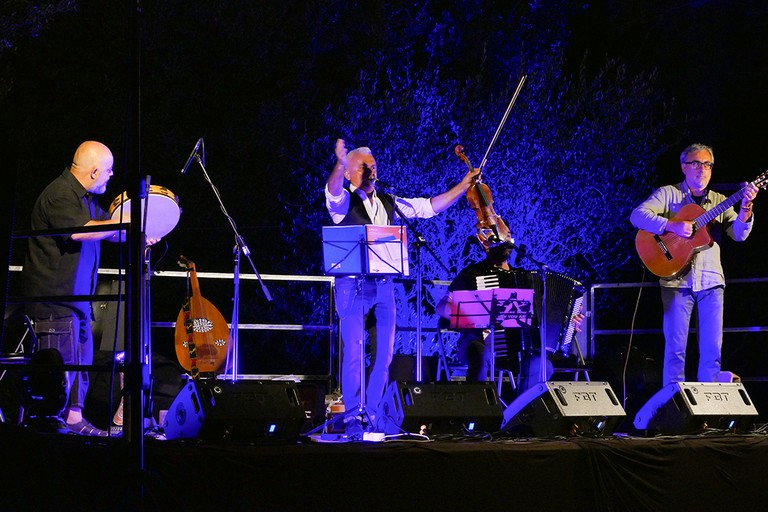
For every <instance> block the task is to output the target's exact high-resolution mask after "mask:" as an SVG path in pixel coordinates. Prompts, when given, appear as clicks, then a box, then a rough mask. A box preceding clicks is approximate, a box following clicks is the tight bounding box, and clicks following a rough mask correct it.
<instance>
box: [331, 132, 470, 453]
mask: <svg viewBox="0 0 768 512" xmlns="http://www.w3.org/2000/svg"><path fill="white" fill-rule="evenodd" d="M335 153H336V164H335V166H334V167H333V170H332V171H331V174H330V175H329V176H328V180H327V183H326V187H325V200H326V201H325V202H326V208H327V209H328V213H329V214H330V216H331V220H332V222H333V224H335V225H339V226H348V225H358V224H378V225H390V224H393V223H394V222H395V220H396V218H397V210H399V211H400V212H402V214H403V215H405V216H406V217H408V218H430V217H433V216H435V215H437V214H438V213H440V212H442V211H444V210H446V209H447V208H449V207H450V206H451V205H453V204H454V203H456V201H458V200H459V198H460V197H462V196H463V195H464V193H465V192H466V191H467V189H468V188H469V187H470V185H471V184H472V182H473V177H474V176H475V175H476V174H477V171H475V170H470V171H469V172H467V174H466V175H465V176H464V177H463V178H462V180H461V181H460V182H459V183H458V184H457V185H455V186H454V187H452V188H451V189H450V190H448V191H446V192H443V193H442V194H439V195H437V196H434V197H431V198H402V197H397V196H394V195H391V194H386V193H380V192H378V191H377V190H376V182H377V180H378V176H379V175H378V167H377V165H376V160H375V158H374V157H373V154H372V153H371V150H370V149H368V148H366V147H359V148H357V149H353V150H352V151H349V152H348V151H347V148H346V146H345V144H344V141H343V140H341V139H338V140H337V141H336V147H335ZM345 183H348V186H347V187H345ZM395 204H396V205H397V209H395ZM335 291H336V311H337V313H338V315H339V329H340V331H341V348H340V352H341V393H342V398H343V400H344V405H345V409H346V411H347V417H346V418H345V419H346V420H347V435H348V436H349V437H350V438H351V439H356V438H361V437H362V429H363V425H362V423H361V420H362V419H363V418H358V417H357V416H351V415H350V414H349V413H350V412H353V411H356V410H358V409H359V408H360V404H361V396H360V395H361V382H360V370H361V366H360V365H361V364H364V363H363V361H361V353H360V343H362V342H363V341H364V340H365V332H366V331H367V332H368V337H369V341H370V343H371V370H370V373H369V377H368V386H367V387H366V396H365V397H364V401H363V403H364V404H365V405H367V406H369V407H371V408H376V407H378V405H379V402H380V401H381V398H382V396H383V395H384V391H385V389H386V386H387V384H388V381H389V365H390V363H391V361H392V355H393V350H394V343H395V318H396V316H397V315H396V311H395V296H394V285H393V283H392V279H391V278H389V277H376V278H374V277H365V278H363V277H360V276H350V277H338V278H336V281H335Z"/></svg>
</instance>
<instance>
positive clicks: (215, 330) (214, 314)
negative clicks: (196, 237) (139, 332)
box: [175, 258, 231, 378]
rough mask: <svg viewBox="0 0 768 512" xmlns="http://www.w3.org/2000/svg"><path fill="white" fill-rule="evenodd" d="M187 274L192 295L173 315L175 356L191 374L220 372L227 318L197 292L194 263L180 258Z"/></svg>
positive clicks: (226, 351) (226, 348)
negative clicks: (177, 312)
mask: <svg viewBox="0 0 768 512" xmlns="http://www.w3.org/2000/svg"><path fill="white" fill-rule="evenodd" d="M182 262H184V264H185V265H186V266H187V268H188V270H189V274H190V283H191V295H190V296H189V297H188V298H187V300H186V302H185V303H184V305H183V306H182V308H181V310H180V311H179V316H178V317H177V319H176V332H175V339H176V357H177V358H178V360H179V364H180V365H181V366H182V367H183V368H184V369H185V370H187V371H188V372H190V373H191V375H192V377H193V378H196V377H197V376H198V374H200V373H219V372H220V371H221V369H222V367H223V366H224V363H225V362H226V361H227V358H228V356H229V351H230V347H231V343H230V332H229V327H228V325H227V321H226V320H225V319H224V316H222V314H221V313H220V312H219V310H218V309H216V307H215V306H214V305H213V304H211V302H210V301H209V300H208V299H206V298H205V297H203V296H202V295H201V294H200V284H199V282H198V280H197V272H196V271H195V264H194V263H192V262H191V261H189V260H186V259H184V258H182Z"/></svg>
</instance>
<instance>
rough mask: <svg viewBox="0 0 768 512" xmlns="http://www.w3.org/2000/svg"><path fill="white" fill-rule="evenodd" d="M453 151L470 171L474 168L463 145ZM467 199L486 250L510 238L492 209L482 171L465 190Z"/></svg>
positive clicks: (491, 198) (503, 224)
mask: <svg viewBox="0 0 768 512" xmlns="http://www.w3.org/2000/svg"><path fill="white" fill-rule="evenodd" d="M454 152H455V153H456V156H458V157H459V159H460V160H461V161H462V162H464V163H465V164H466V165H467V167H468V168H469V171H470V172H472V171H474V170H475V168H474V167H473V166H472V163H471V162H470V161H469V158H467V155H465V154H464V146H461V145H458V146H456V147H455V148H454ZM467 201H469V205H470V206H471V207H472V209H473V210H474V211H475V215H476V216H477V224H476V225H475V227H476V228H477V238H478V240H480V243H482V244H483V247H484V248H485V249H486V250H487V249H490V248H491V247H495V246H497V245H501V244H503V243H504V242H506V241H508V240H511V239H512V235H511V233H510V232H509V227H507V225H506V223H505V222H504V220H503V219H502V218H501V217H500V216H498V215H497V214H496V212H495V211H494V210H493V197H492V195H491V189H490V188H488V185H486V184H485V183H483V179H482V171H481V172H480V173H479V174H477V176H475V177H474V183H473V184H472V185H471V186H470V187H469V189H468V190H467Z"/></svg>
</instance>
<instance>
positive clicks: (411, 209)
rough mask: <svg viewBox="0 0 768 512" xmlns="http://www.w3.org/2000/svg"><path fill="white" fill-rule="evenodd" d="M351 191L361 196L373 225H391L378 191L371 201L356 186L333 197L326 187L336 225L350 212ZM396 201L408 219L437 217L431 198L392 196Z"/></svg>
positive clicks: (327, 204) (326, 196)
mask: <svg viewBox="0 0 768 512" xmlns="http://www.w3.org/2000/svg"><path fill="white" fill-rule="evenodd" d="M350 191H352V193H354V194H357V195H359V196H360V198H361V199H362V200H363V204H365V210H366V212H367V213H368V217H369V218H370V219H371V224H377V225H384V226H386V225H387V224H389V222H388V219H387V211H386V209H385V208H384V203H382V202H381V199H379V196H378V194H377V193H376V191H375V190H374V191H373V194H372V196H371V197H372V198H373V201H371V200H370V199H369V198H368V196H367V195H366V194H365V192H363V191H362V190H360V189H359V188H357V187H355V186H354V185H351V184H350V186H349V190H347V189H346V188H345V189H342V191H341V194H339V195H338V196H333V195H331V193H330V191H329V190H328V185H327V184H326V186H325V207H326V208H328V213H330V214H331V220H332V221H333V223H334V224H338V223H339V222H341V221H342V220H344V217H346V216H347V212H349V204H350V201H349V194H350ZM392 197H394V199H395V203H396V205H397V207H398V208H399V209H400V211H401V212H402V213H403V215H404V216H405V217H406V218H408V219H413V218H419V219H428V218H430V217H434V216H435V215H437V214H436V213H435V210H434V209H433V208H432V201H431V200H430V199H429V198H424V197H416V198H403V197H397V196H392ZM394 215H395V217H396V218H397V217H398V214H397V211H395V212H394Z"/></svg>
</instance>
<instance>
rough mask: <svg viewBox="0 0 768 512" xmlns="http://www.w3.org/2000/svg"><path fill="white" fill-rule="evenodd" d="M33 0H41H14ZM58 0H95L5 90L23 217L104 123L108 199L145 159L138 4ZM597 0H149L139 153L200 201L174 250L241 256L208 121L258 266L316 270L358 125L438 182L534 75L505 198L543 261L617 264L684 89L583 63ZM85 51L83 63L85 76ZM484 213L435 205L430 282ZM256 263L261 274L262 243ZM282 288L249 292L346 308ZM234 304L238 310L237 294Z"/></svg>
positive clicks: (398, 176)
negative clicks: (200, 161) (339, 175)
mask: <svg viewBox="0 0 768 512" xmlns="http://www.w3.org/2000/svg"><path fill="white" fill-rule="evenodd" d="M22 4H23V5H41V4H37V3H33V2H12V3H11V4H8V5H22ZM46 5H51V6H54V7H55V8H57V9H62V11H61V12H66V10H67V9H69V8H70V7H71V6H74V5H77V13H76V14H74V15H72V16H63V17H61V19H59V20H57V23H53V24H50V26H49V27H48V29H47V30H45V31H43V32H41V33H40V34H41V35H40V37H35V38H32V37H30V38H28V40H27V41H26V43H25V44H24V45H19V48H18V51H17V50H16V48H15V47H14V50H13V55H12V57H13V58H9V59H3V62H4V64H3V66H4V68H3V69H4V70H5V66H6V64H7V65H12V66H13V73H9V74H8V76H13V78H14V83H13V90H12V91H11V92H10V93H9V94H8V95H7V96H6V97H5V98H2V97H0V100H3V105H2V108H3V112H4V114H5V115H4V118H3V119H2V121H3V122H2V124H3V126H4V128H5V131H6V132H7V134H8V141H10V142H11V145H12V146H13V147H14V149H15V162H16V163H15V165H10V166H9V167H10V168H12V169H14V170H15V172H16V173H17V174H19V176H20V177H23V180H21V179H20V180H19V186H18V187H17V189H18V190H16V191H15V193H16V196H17V197H18V199H17V200H15V201H14V204H15V205H17V207H18V208H19V211H18V212H17V213H16V215H17V218H18V219H20V222H22V224H21V225H22V226H23V225H24V224H23V223H25V222H26V221H27V219H28V213H29V212H28V209H29V208H31V204H32V203H33V202H34V197H35V196H36V195H37V194H38V193H39V190H40V188H41V186H42V184H43V183H47V182H48V181H49V180H50V179H51V176H52V173H55V172H58V170H59V169H60V167H59V166H60V162H62V163H61V165H65V164H66V162H65V161H63V159H66V158H68V157H69V156H70V153H71V151H72V148H74V147H75V145H76V144H78V143H79V142H80V141H81V140H82V139H83V137H93V138H98V139H102V140H104V141H105V142H107V143H108V144H109V145H110V147H112V148H113V151H114V153H115V155H116V166H115V169H116V175H115V178H114V179H113V180H111V182H110V190H109V193H108V194H107V195H109V196H110V197H104V200H105V201H106V203H107V204H109V201H110V199H111V198H112V197H115V196H117V195H118V194H119V193H120V192H122V190H124V189H126V188H127V186H128V185H127V182H126V179H127V176H128V173H129V172H130V171H136V170H130V169H125V166H124V162H125V160H124V158H123V157H124V155H125V154H126V153H127V151H128V150H129V149H131V148H126V147H125V146H126V141H125V140H124V138H125V126H126V114H127V113H126V111H125V110H126V108H125V105H126V98H127V97H128V95H129V93H130V92H131V91H129V88H130V84H131V80H130V77H131V73H132V72H133V71H134V70H133V69H132V68H131V67H130V62H129V61H128V59H127V54H128V42H129V41H130V31H129V24H128V16H127V13H128V12H129V6H130V4H126V3H124V2H101V1H97V0H89V1H80V2H78V3H77V4H75V3H74V2H71V3H70V2H48V3H47V4H46ZM72 9H74V7H72ZM583 9H585V7H584V6H583V5H581V4H578V5H577V4H575V3H574V2H569V1H565V0H551V1H546V2H543V1H536V0H530V1H527V2H526V1H523V2H507V1H499V0H467V1H464V2H447V1H426V0H416V1H412V2H407V3H405V2H360V1H355V0H340V1H334V2H327V1H325V0H309V1H305V0H290V1H286V2H251V3H249V2H229V1H220V0H217V1H210V2H188V1H184V0H169V1H164V2H147V3H144V5H143V12H142V17H141V20H142V70H141V71H142V120H141V122H142V141H141V152H142V169H141V170H139V171H136V172H140V173H141V174H142V175H144V174H146V175H150V176H152V183H154V184H160V185H162V186H166V187H168V188H169V189H170V190H172V191H173V192H174V193H176V194H178V196H179V197H180V205H181V208H182V216H181V220H180V222H179V225H178V226H177V227H176V228H175V230H174V231H173V232H172V233H171V234H169V236H167V237H166V240H165V242H166V244H167V253H168V255H169V256H168V257H167V258H165V260H161V261H159V262H158V265H157V266H156V267H155V268H157V269H158V270H177V269H178V267H177V266H176V265H175V260H176V257H177V256H178V255H179V254H184V255H185V256H188V257H190V258H191V259H193V260H195V261H196V262H197V264H198V268H199V270H200V271H203V272H204V271H212V270H214V271H215V270H226V271H229V270H231V268H232V267H231V265H232V251H231V249H232V245H233V242H232V240H233V237H232V232H231V228H230V225H229V224H228V223H227V221H226V219H225V218H224V216H223V215H222V212H221V211H220V209H219V205H218V203H217V202H216V201H215V200H214V194H213V193H212V190H211V187H210V186H209V184H208V183H207V182H205V180H203V177H202V172H201V170H200V169H199V168H198V167H197V166H196V165H195V166H193V167H192V168H191V169H190V171H189V172H188V173H187V174H186V175H184V176H182V175H181V174H180V173H179V169H180V168H181V166H182V165H183V162H184V161H185V160H186V158H187V157H188V155H189V150H190V149H191V147H192V146H193V145H194V142H195V141H196V140H197V139H198V138H199V137H204V139H205V143H206V146H205V147H206V150H207V170H208V172H209V173H210V176H211V178H212V181H213V182H214V183H215V184H216V186H217V187H218V189H219V190H220V192H221V198H222V200H223V202H224V204H225V205H226V207H227V209H228V210H229V213H230V214H231V215H232V217H233V218H234V219H235V220H236V221H237V225H238V228H239V230H240V233H241V234H242V235H243V236H244V237H245V240H246V242H247V243H248V244H249V247H250V250H251V251H252V254H251V256H252V257H253V259H254V261H255V265H256V268H257V269H258V270H259V271H261V272H262V273H270V274H291V275H303V274H314V275H317V274H321V273H322V268H321V255H322V243H321V226H322V225H324V224H327V223H328V222H329V220H328V216H327V212H326V211H325V208H324V205H323V193H322V190H323V186H324V183H325V179H326V177H327V175H328V172H329V171H330V169H331V167H332V165H333V143H334V141H335V139H336V138H337V137H342V138H344V139H346V140H347V142H348V144H349V145H350V146H351V147H354V146H360V145H366V146H370V147H371V148H372V149H373V151H374V154H375V155H376V158H377V160H378V163H379V168H380V170H381V173H382V178H383V179H386V180H387V181H389V182H390V183H391V184H392V185H393V187H392V192H394V193H396V194H399V195H403V196H414V195H424V196H427V195H434V194H437V193H440V192H443V191H445V190H447V189H448V188H450V187H451V186H453V185H454V184H455V183H456V182H457V181H458V180H459V179H460V178H461V177H462V176H463V175H464V173H465V172H466V169H465V167H464V165H463V164H462V163H461V162H460V161H459V159H458V158H456V156H455V155H454V152H453V149H454V147H455V145H457V144H461V145H463V146H464V147H465V148H466V151H467V154H468V155H469V157H470V158H471V160H472V161H473V162H474V163H475V164H476V165H477V164H479V162H480V160H481V159H482V156H483V153H484V152H485V150H486V148H487V146H488V144H489V143H490V141H491V138H492V135H493V133H494V131H495V130H496V127H497V125H498V124H499V121H500V120H501V116H502V114H503V113H504V110H505V108H506V105H507V103H508V102H509V99H510V97H511V95H512V92H513V90H514V87H515V86H516V85H517V82H518V80H519V78H520V76H522V75H527V77H528V78H527V81H526V84H525V86H524V87H523V89H522V92H521V95H520V97H519V99H518V101H517V104H516V105H515V107H514V109H513V110H512V113H511V116H510V118H509V119H508V121H507V123H506V125H505V127H504V129H503V130H502V132H501V135H500V137H499V140H498V141H497V143H496V145H495V146H494V149H493V151H492V152H491V154H490V155H489V159H488V164H487V165H486V167H485V173H484V174H485V181H486V182H487V183H488V185H489V186H490V189H491V191H492V194H493V198H494V201H495V203H494V207H495V210H496V211H497V212H498V213H499V214H501V215H502V217H503V218H504V220H505V221H506V222H507V224H508V225H509V227H510V228H511V231H512V234H513V236H514V238H515V241H516V242H517V243H518V244H524V245H525V246H526V247H527V248H528V251H529V253H530V254H531V255H532V256H533V257H535V258H536V259H537V260H540V261H542V262H544V263H546V264H547V265H549V266H550V267H551V268H552V269H555V270H558V271H562V272H567V273H569V274H570V275H573V276H574V277H577V278H579V279H583V280H585V281H593V280H608V279H610V278H611V275H612V273H614V272H616V271H617V270H619V269H620V267H621V265H622V263H623V262H625V261H626V260H627V258H628V257H629V255H630V254H631V252H632V247H631V243H630V239H631V237H632V235H633V233H632V230H631V229H630V228H629V226H628V224H627V221H626V218H627V215H626V214H627V212H628V208H630V207H631V205H633V204H634V203H636V202H637V200H638V199H639V197H638V196H641V195H642V196H644V195H646V194H647V193H648V192H649V191H650V183H651V182H652V180H653V174H654V172H653V169H652V163H653V162H654V159H655V157H656V156H657V155H658V154H659V153H660V152H662V151H663V150H664V144H663V143H659V139H658V136H659V133H660V131H661V129H662V128H663V126H664V123H665V122H666V119H667V115H668V106H667V105H666V104H665V102H664V100H663V98H661V97H660V96H658V95H657V94H656V93H655V92H654V87H653V83H654V80H653V76H650V75H641V76H638V75H636V74H634V73H630V72H628V71H627V70H625V69H624V68H623V66H622V65H621V64H620V63H618V62H608V63H605V64H604V65H603V66H601V67H600V68H599V69H594V68H589V69H586V68H582V67H581V66H580V64H581V59H582V56H581V55H577V56H576V57H575V58H574V55H575V53H574V50H573V49H572V48H571V46H570V42H571V40H570V37H571V36H570V26H569V24H570V23H572V20H573V19H574V18H575V17H578V15H579V14H580V13H581V12H582V10H583ZM3 12H6V11H3ZM46 12H48V11H46ZM29 19H30V20H31V21H30V23H29V25H28V26H29V27H37V26H41V25H40V24H39V23H37V22H36V21H35V20H36V19H38V20H47V19H49V18H48V17H47V14H46V16H37V15H36V14H35V12H32V16H31V17H30V18H29ZM19 27H22V26H21V25H19ZM22 28H23V27H22ZM25 33H27V34H29V35H34V34H36V33H38V32H37V30H31V31H26V32H25ZM576 53H580V51H579V52H576ZM6 56H8V53H6ZM84 56H87V65H83V57H84ZM590 61H591V62H596V61H600V57H599V56H598V57H595V55H591V59H590ZM73 69H75V70H77V71H78V75H77V80H73V79H69V78H67V77H70V76H71V73H72V70H73ZM3 76H5V73H3ZM73 112H75V113H76V114H77V115H73ZM673 142H674V141H673ZM10 161H11V162H13V161H14V159H13V158H11V159H10ZM105 206H106V205H105ZM474 224H475V215H474V212H472V211H471V210H470V209H469V207H468V205H467V203H466V201H465V200H464V199H461V200H460V201H459V203H458V204H456V205H455V206H454V207H452V208H451V209H449V210H448V211H446V212H444V213H442V214H441V215H439V216H438V217H436V218H435V219H430V220H424V221H418V222H417V223H416V227H417V228H418V230H419V231H420V232H421V234H423V235H424V238H425V239H426V241H427V243H428V245H429V247H430V248H431V249H432V251H434V253H435V255H436V256H433V255H432V253H431V252H429V251H427V250H423V251H422V255H421V262H420V263H421V271H422V275H423V277H424V279H426V280H433V279H440V280H448V279H450V278H451V277H452V276H453V275H454V274H455V273H456V272H457V271H458V270H459V269H460V268H462V267H463V266H464V265H466V264H467V263H468V262H470V261H474V260H477V259H479V258H481V257H482V251H481V250H480V249H479V248H478V247H477V246H475V245H472V244H470V243H469V242H468V239H469V238H470V237H472V236H473V235H474V232H475V229H474ZM157 253H158V254H159V253H161V251H157ZM17 254H20V252H18V251H17ZM414 256H415V255H414V254H412V256H411V257H412V260H413V258H414ZM103 261H105V263H106V264H109V263H108V262H109V260H108V259H107V258H105V259H104V260H103ZM414 263H416V262H414ZM523 264H524V265H525V266H529V267H530V265H531V263H530V262H529V261H524V262H523ZM412 270H413V271H414V272H415V271H416V267H412ZM243 271H244V272H249V271H250V268H249V266H248V265H247V264H246V263H245V262H243ZM272 288H273V291H275V293H274V296H275V301H274V303H273V304H265V301H264V300H263V299H262V294H260V293H259V292H258V291H256V293H249V294H244V296H243V301H242V309H243V310H242V312H241V318H240V319H241V321H243V322H257V323H266V324H273V323H279V322H285V323H289V324H303V325H322V324H325V323H326V322H327V321H328V316H329V304H328V301H327V298H326V297H325V296H324V291H318V290H317V289H313V288H311V287H310V288H304V287H302V286H298V285H296V286H291V287H289V288H288V292H286V290H285V289H284V288H282V287H278V286H276V285H275V286H273V287H272ZM442 290H443V289H442V288H441V287H431V286H430V287H427V288H426V290H425V294H426V300H425V301H424V303H423V304H421V305H420V306H419V309H416V305H415V299H414V296H415V290H414V287H413V285H412V284H410V283H406V286H403V287H402V289H401V290H400V294H399V296H398V300H399V301H400V303H401V304H400V306H401V307H400V308H399V309H400V311H401V315H402V316H401V318H400V319H399V320H398V323H399V324H400V326H402V327H403V328H411V329H412V328H413V326H414V325H415V323H416V319H417V316H418V315H417V312H418V311H420V312H421V314H422V318H423V324H424V325H425V326H427V327H430V326H434V317H433V315H432V305H433V304H434V302H435V301H436V300H437V298H438V297H439V296H440V295H441V294H442ZM226 291H227V292H229V291H230V290H229V289H227V290H226ZM153 293H154V294H157V297H154V298H153V303H154V304H161V303H165V302H167V303H169V304H177V303H178V301H179V297H177V296H175V295H172V292H171V291H168V290H163V289H161V288H159V287H158V288H155V289H153ZM161 294H165V295H161ZM220 307H221V309H222V311H223V312H224V313H225V315H226V313H228V311H226V310H227V304H226V302H224V303H222V304H221V305H220ZM171 319H172V318H171ZM159 320H161V321H162V320H169V319H166V318H163V319H159ZM398 344H399V345H398V350H400V351H402V352H406V353H407V352H412V351H413V346H414V340H413V338H412V331H407V330H405V329H403V330H402V331H401V334H400V336H399V339H398ZM270 347H271V348H272V349H273V350H274V351H275V352H281V351H282V352H281V353H278V354H276V355H275V356H274V357H272V356H271V355H270V356H266V357H265V359H274V360H280V359H288V360H291V361H297V364H298V365H300V364H301V363H302V362H305V361H312V360H314V359H315V358H317V357H318V355H319V353H320V352H321V351H322V350H324V348H323V347H320V346H309V347H305V346H304V345H302V344H299V345H297V346H294V347H291V346H289V345H288V344H280V343H275V344H270ZM427 350H428V351H431V350H432V349H431V348H429V347H428V348H427Z"/></svg>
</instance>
